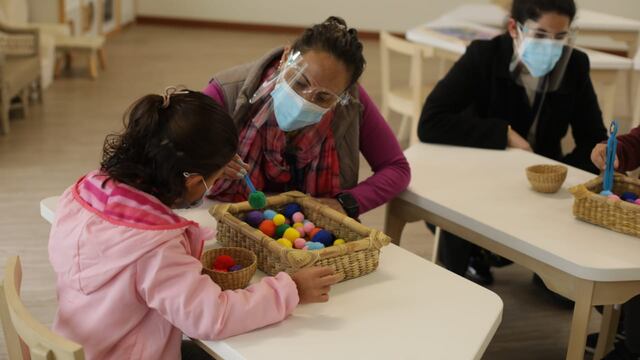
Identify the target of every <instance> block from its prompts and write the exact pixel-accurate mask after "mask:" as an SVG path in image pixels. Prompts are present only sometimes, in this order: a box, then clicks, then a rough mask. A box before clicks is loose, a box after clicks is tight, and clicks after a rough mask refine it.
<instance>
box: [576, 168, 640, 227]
mask: <svg viewBox="0 0 640 360" xmlns="http://www.w3.org/2000/svg"><path fill="white" fill-rule="evenodd" d="M602 182H603V179H602V177H597V178H595V179H593V180H591V181H589V182H587V183H585V184H581V185H577V186H574V187H572V188H571V189H569V190H570V191H571V193H572V194H573V196H574V198H575V201H574V203H573V214H574V215H575V216H576V217H577V218H578V219H580V220H584V221H586V222H589V223H592V224H596V225H600V226H603V227H605V228H608V229H611V230H614V231H617V232H621V233H624V234H629V235H633V236H637V237H640V205H636V204H631V203H629V202H626V201H622V200H611V199H608V198H607V197H606V196H602V195H600V191H602ZM627 191H629V192H633V193H636V194H638V193H640V180H638V179H634V178H630V177H628V176H624V175H622V174H615V175H614V179H613V192H614V193H616V194H622V193H624V192H627Z"/></svg>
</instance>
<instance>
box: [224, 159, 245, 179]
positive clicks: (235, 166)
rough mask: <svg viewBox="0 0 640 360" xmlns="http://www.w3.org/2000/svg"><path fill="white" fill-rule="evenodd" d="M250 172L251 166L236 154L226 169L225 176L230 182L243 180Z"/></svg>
mask: <svg viewBox="0 0 640 360" xmlns="http://www.w3.org/2000/svg"><path fill="white" fill-rule="evenodd" d="M248 172H249V165H248V164H247V163H245V162H244V161H242V159H241V158H240V155H238V154H236V155H235V156H234V157H233V159H231V161H229V163H228V164H227V165H226V166H225V167H224V172H223V176H224V177H225V178H226V179H229V180H239V179H242V178H243V177H244V176H245V175H247V173H248Z"/></svg>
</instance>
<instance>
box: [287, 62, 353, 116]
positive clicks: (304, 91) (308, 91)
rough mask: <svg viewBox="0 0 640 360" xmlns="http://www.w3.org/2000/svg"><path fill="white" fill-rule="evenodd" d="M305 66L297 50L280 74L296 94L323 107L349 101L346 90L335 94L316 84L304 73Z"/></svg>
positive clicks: (326, 107) (343, 103)
mask: <svg viewBox="0 0 640 360" xmlns="http://www.w3.org/2000/svg"><path fill="white" fill-rule="evenodd" d="M306 68H307V64H306V63H305V62H304V59H302V56H301V55H300V53H299V52H297V53H295V54H293V55H292V56H291V57H290V58H289V61H288V62H287V63H286V64H285V65H284V69H283V70H282V74H281V77H282V80H283V81H286V82H287V83H288V84H289V86H291V88H292V89H293V90H294V91H295V92H296V93H297V94H298V95H300V96H302V97H303V98H305V99H306V100H307V101H310V102H312V103H314V104H316V105H318V106H320V107H323V108H325V109H328V108H330V107H333V106H334V105H336V104H338V103H340V104H342V105H345V104H346V103H347V102H348V101H349V94H348V93H347V92H344V93H342V94H341V95H337V94H336V93H334V92H332V91H331V90H328V89H326V88H323V87H321V86H317V85H316V84H317V82H315V81H314V80H313V79H312V78H311V77H310V76H308V75H306V74H305V73H304V70H305V69H306Z"/></svg>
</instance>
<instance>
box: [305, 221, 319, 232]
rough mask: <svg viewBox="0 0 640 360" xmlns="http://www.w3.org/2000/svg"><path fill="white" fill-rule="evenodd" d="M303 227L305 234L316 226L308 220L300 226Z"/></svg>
mask: <svg viewBox="0 0 640 360" xmlns="http://www.w3.org/2000/svg"><path fill="white" fill-rule="evenodd" d="M302 228H303V229H304V232H305V233H306V234H308V233H310V232H311V231H312V230H313V229H315V228H316V226H315V225H314V224H313V223H312V222H308V223H305V224H304V226H303V227H302Z"/></svg>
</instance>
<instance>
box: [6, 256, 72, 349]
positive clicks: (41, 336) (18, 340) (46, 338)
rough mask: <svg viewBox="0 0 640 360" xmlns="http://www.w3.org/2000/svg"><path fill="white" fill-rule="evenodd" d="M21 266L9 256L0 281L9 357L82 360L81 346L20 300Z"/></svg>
mask: <svg viewBox="0 0 640 360" xmlns="http://www.w3.org/2000/svg"><path fill="white" fill-rule="evenodd" d="M21 283H22V266H21V265H20V258H19V257H17V256H13V257H10V258H9V260H8V261H7V265H6V268H5V271H4V280H3V281H2V283H1V284H0V319H1V320H2V330H3V331H4V337H5V342H6V345H7V350H8V353H9V360H22V359H47V360H82V359H84V352H83V350H82V347H81V346H80V345H78V344H76V343H73V342H71V341H69V340H67V339H65V338H63V337H61V336H59V335H57V334H55V333H53V332H52V331H51V330H49V329H48V328H47V327H46V326H44V325H43V324H41V323H39V322H38V321H37V320H36V319H34V318H33V316H32V315H31V314H30V313H29V310H27V308H26V307H25V306H24V304H23V303H22V301H21V300H20V286H21Z"/></svg>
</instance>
